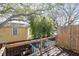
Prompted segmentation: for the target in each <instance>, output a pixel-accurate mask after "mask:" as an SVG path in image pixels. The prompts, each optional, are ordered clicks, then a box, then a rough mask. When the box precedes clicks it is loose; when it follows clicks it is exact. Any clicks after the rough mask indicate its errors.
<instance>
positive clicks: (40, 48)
mask: <svg viewBox="0 0 79 59" xmlns="http://www.w3.org/2000/svg"><path fill="white" fill-rule="evenodd" d="M42 43H43V42H42V38H40V56H42Z"/></svg>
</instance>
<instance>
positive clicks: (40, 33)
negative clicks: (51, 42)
mask: <svg viewBox="0 0 79 59" xmlns="http://www.w3.org/2000/svg"><path fill="white" fill-rule="evenodd" d="M29 20H30V28H31V33H32V37H34V38H39V37H44V36H45V35H48V36H50V35H51V33H52V32H53V31H54V24H53V23H54V22H53V20H52V19H50V18H49V17H44V16H40V15H32V16H31V17H30V18H29Z"/></svg>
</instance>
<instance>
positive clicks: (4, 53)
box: [0, 36, 55, 56]
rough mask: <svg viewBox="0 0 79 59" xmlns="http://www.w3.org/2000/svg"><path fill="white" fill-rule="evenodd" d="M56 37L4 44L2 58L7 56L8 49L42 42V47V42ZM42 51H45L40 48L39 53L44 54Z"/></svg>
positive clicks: (1, 50)
mask: <svg viewBox="0 0 79 59" xmlns="http://www.w3.org/2000/svg"><path fill="white" fill-rule="evenodd" d="M54 37H55V36H51V37H46V38H41V39H38V40H24V41H19V42H12V43H6V44H3V46H2V48H1V49H0V56H6V48H7V49H8V48H12V47H14V46H20V45H24V44H31V43H35V42H40V43H41V45H40V46H42V41H43V40H48V39H51V38H54ZM42 51H43V49H42V47H40V51H39V52H41V53H42ZM36 53H37V52H36ZM36 53H35V54H36Z"/></svg>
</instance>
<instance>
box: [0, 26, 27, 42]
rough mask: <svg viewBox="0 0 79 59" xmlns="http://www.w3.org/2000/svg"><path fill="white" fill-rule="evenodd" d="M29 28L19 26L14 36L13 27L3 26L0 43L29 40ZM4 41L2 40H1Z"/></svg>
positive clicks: (0, 29)
mask: <svg viewBox="0 0 79 59" xmlns="http://www.w3.org/2000/svg"><path fill="white" fill-rule="evenodd" d="M27 32H28V29H27V28H25V27H19V28H18V29H17V35H16V36H14V35H13V32H12V28H11V27H1V28H0V43H2V42H3V41H4V42H13V41H19V40H27V36H28V35H27ZM1 41H2V42H1Z"/></svg>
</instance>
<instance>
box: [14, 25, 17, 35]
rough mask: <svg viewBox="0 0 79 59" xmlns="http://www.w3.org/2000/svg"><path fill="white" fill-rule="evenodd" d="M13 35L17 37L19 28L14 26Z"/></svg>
mask: <svg viewBox="0 0 79 59" xmlns="http://www.w3.org/2000/svg"><path fill="white" fill-rule="evenodd" d="M13 35H17V27H16V26H13Z"/></svg>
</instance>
